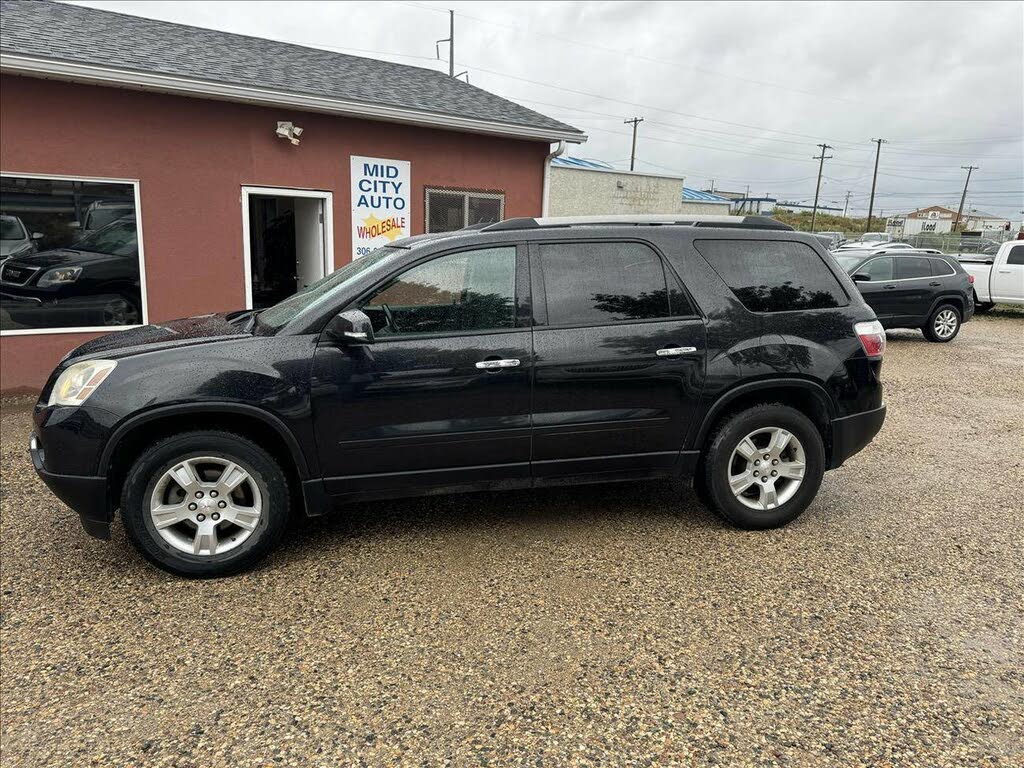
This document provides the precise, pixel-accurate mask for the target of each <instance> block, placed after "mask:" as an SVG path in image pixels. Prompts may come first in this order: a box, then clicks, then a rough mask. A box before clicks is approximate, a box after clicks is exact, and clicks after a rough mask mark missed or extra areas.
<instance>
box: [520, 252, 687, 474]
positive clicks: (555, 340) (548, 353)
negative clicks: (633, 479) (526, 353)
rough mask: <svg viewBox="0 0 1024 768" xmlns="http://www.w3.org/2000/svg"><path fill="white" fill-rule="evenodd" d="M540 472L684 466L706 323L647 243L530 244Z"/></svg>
mask: <svg viewBox="0 0 1024 768" xmlns="http://www.w3.org/2000/svg"><path fill="white" fill-rule="evenodd" d="M530 265H531V275H532V279H533V292H534V337H533V338H534V342H533V343H534V354H535V363H534V365H535V371H534V395H533V463H532V466H533V474H534V477H535V478H536V479H538V480H539V481H541V482H543V481H544V480H545V479H552V478H563V479H564V478H569V477H572V476H574V475H591V474H595V473H604V474H605V475H606V476H615V475H629V474H632V473H636V474H644V473H647V472H650V471H652V470H667V469H669V468H671V467H673V466H674V465H675V464H676V462H677V460H678V458H679V452H680V450H681V448H682V445H683V439H684V436H685V434H686V431H687V427H688V426H689V424H690V420H691V418H692V417H693V412H694V408H695V406H696V404H697V402H698V399H699V396H700V393H701V388H702V386H703V381H704V366H705V353H706V342H705V331H704V322H703V320H702V318H701V317H699V316H698V315H697V313H696V311H695V309H694V307H693V304H692V302H691V301H690V299H689V298H688V296H687V295H686V293H685V291H684V289H683V288H682V286H681V284H680V283H679V281H678V278H677V276H676V275H675V273H674V272H673V271H672V269H671V268H670V267H669V266H668V265H667V264H666V263H665V262H664V260H663V259H662V257H661V255H660V254H659V253H658V252H656V251H655V250H654V248H653V247H652V246H651V245H650V244H648V243H645V242H639V241H574V242H565V243H555V242H539V243H532V244H531V245H530Z"/></svg>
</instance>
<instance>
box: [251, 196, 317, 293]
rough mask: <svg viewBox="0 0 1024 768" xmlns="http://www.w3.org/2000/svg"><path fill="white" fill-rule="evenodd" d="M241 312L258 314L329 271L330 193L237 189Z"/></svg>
mask: <svg viewBox="0 0 1024 768" xmlns="http://www.w3.org/2000/svg"><path fill="white" fill-rule="evenodd" d="M242 229H243V238H244V252H245V296H246V307H247V308H251V309H263V308H265V307H269V306H271V305H273V304H276V303H277V302H279V301H281V300H282V299H286V298H287V297H289V296H291V295H292V294H294V293H295V292H296V291H300V290H302V289H303V288H305V287H306V286H308V285H310V284H312V283H314V282H316V281H317V280H319V279H320V278H321V277H323V276H324V275H325V274H327V273H328V272H330V271H332V269H333V263H334V255H333V251H334V248H333V240H334V238H333V234H332V232H331V193H330V192H319V191H314V190H301V189H273V188H269V187H243V188H242Z"/></svg>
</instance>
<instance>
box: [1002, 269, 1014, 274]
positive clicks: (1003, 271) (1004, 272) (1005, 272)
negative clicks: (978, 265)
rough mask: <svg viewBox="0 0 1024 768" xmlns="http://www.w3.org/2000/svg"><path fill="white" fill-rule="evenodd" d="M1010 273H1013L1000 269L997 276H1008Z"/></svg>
mask: <svg viewBox="0 0 1024 768" xmlns="http://www.w3.org/2000/svg"><path fill="white" fill-rule="evenodd" d="M1012 271H1013V270H1010V269H1000V270H999V274H1000V275H1008V274H1010V272H1012Z"/></svg>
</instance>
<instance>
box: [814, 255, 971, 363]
mask: <svg viewBox="0 0 1024 768" xmlns="http://www.w3.org/2000/svg"><path fill="white" fill-rule="evenodd" d="M834 255H835V258H836V261H838V262H839V264H840V266H841V267H843V268H844V269H845V270H846V271H847V272H849V273H850V274H851V275H852V276H853V279H854V281H855V282H856V283H857V287H858V288H860V292H861V293H862V294H864V300H865V301H866V302H867V303H868V305H869V306H870V307H871V308H872V309H873V310H875V314H876V315H878V319H879V320H880V321H881V323H882V325H883V326H884V327H886V328H920V329H921V331H922V332H923V333H924V337H925V338H926V339H928V341H935V342H940V343H941V342H946V341H952V340H953V339H955V338H956V335H957V334H958V333H959V332H960V326H961V324H963V323H966V322H967V321H968V320H970V319H971V317H972V316H973V315H974V277H973V276H972V275H969V274H967V272H966V270H964V268H963V267H962V266H960V262H958V261H957V260H956V259H955V258H954V257H952V256H946V255H944V254H943V253H941V252H940V251H935V250H924V249H922V250H916V249H915V250H907V249H903V250H892V251H887V250H885V249H874V250H866V251H847V252H839V253H836V254H834Z"/></svg>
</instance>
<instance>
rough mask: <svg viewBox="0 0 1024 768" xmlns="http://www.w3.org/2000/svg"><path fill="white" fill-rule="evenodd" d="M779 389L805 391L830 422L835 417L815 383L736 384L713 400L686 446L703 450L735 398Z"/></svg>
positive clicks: (829, 401) (824, 393)
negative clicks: (716, 424) (710, 433)
mask: <svg viewBox="0 0 1024 768" xmlns="http://www.w3.org/2000/svg"><path fill="white" fill-rule="evenodd" d="M780 387H791V388H794V389H804V390H807V391H808V392H810V393H812V394H813V395H814V396H815V397H817V398H818V400H819V401H820V402H821V403H822V405H824V406H825V410H826V411H827V413H828V417H829V419H830V420H831V419H834V418H835V417H836V409H835V403H833V402H832V398H831V397H830V396H829V394H828V391H827V390H826V389H825V388H824V387H823V386H822V385H821V384H818V383H817V382H816V381H811V380H809V379H799V378H795V377H787V378H777V379H759V380H757V381H750V382H747V383H745V384H738V385H737V386H735V387H733V388H732V389H730V390H727V391H726V392H724V393H722V394H721V395H719V397H718V399H717V400H715V402H714V404H713V405H712V406H711V407H710V408H709V409H708V412H707V414H705V416H704V419H703V420H702V421H701V423H700V428H699V429H698V430H697V434H696V436H695V438H694V439H693V440H692V441H690V442H689V443H688V446H689V447H690V448H692V449H694V450H698V451H700V450H703V448H704V442H705V441H706V440H707V437H708V433H709V432H710V431H711V427H712V426H713V425H714V423H715V422H716V421H717V420H718V417H719V415H721V413H722V411H724V410H725V409H726V407H727V406H728V405H729V403H731V402H733V401H734V400H736V398H738V397H742V396H743V395H748V394H750V393H751V392H756V391H757V390H760V389H778V388H780Z"/></svg>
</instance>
